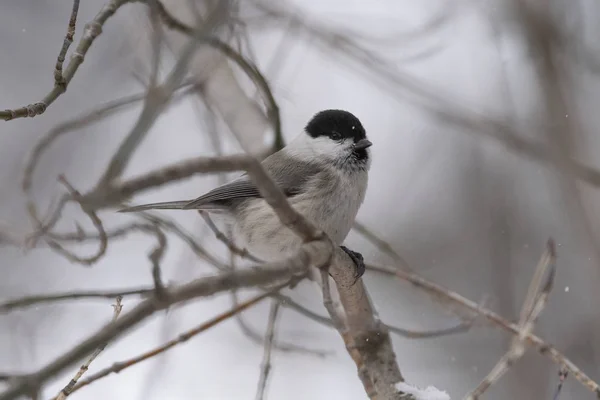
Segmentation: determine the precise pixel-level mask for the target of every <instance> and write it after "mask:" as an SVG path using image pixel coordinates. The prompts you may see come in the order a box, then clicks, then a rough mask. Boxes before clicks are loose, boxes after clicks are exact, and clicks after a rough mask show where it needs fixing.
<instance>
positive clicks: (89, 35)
mask: <svg viewBox="0 0 600 400" xmlns="http://www.w3.org/2000/svg"><path fill="white" fill-rule="evenodd" d="M132 1H134V0H111V1H109V2H108V3H107V4H105V5H104V7H102V10H100V12H98V14H96V16H95V17H94V19H93V20H92V21H91V22H89V23H87V24H86V25H85V30H84V32H83V37H82V38H81V40H80V41H79V44H78V45H77V48H76V49H75V52H73V55H72V56H71V61H70V62H69V64H68V65H67V67H66V68H65V70H64V74H62V77H63V79H64V83H63V84H60V85H56V84H55V85H54V88H52V90H51V91H50V93H48V94H47V95H46V96H44V98H43V99H42V100H40V101H38V102H37V103H33V104H30V105H28V106H25V107H21V108H17V109H14V110H5V111H0V119H2V120H4V121H10V120H13V119H16V118H25V117H35V116H37V115H41V114H43V113H44V111H46V109H47V108H48V107H49V106H50V105H51V104H52V103H54V101H55V100H56V99H57V98H58V97H59V96H60V95H62V94H63V93H65V91H66V88H67V86H68V84H69V82H71V79H73V76H75V73H76V72H77V70H78V69H79V67H80V66H81V64H82V63H83V60H84V58H85V55H86V54H87V51H88V50H89V48H90V47H91V46H92V44H93V42H94V40H95V39H96V38H97V37H98V36H99V35H100V33H101V32H102V27H103V26H104V23H105V22H106V21H107V20H108V19H109V18H110V17H111V16H113V15H114V14H115V12H116V11H117V10H118V9H119V8H120V7H121V6H123V5H124V4H126V3H129V2H132ZM65 40H66V39H65ZM61 52H62V50H61ZM65 52H66V50H65Z"/></svg>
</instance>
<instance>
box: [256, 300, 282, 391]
mask: <svg viewBox="0 0 600 400" xmlns="http://www.w3.org/2000/svg"><path fill="white" fill-rule="evenodd" d="M278 312H279V302H278V301H277V300H272V301H271V309H270V311H269V322H268V325H267V334H266V335H265V350H264V354H263V361H262V366H261V372H260V379H259V380H258V389H257V391H256V397H255V399H256V400H263V399H264V397H265V390H266V388H267V382H268V380H269V373H270V372H271V350H272V348H273V340H274V338H275V325H276V324H277V314H278Z"/></svg>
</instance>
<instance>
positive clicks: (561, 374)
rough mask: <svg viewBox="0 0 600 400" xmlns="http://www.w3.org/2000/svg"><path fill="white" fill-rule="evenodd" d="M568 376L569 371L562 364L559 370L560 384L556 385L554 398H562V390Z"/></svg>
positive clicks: (556, 399) (555, 399)
mask: <svg viewBox="0 0 600 400" xmlns="http://www.w3.org/2000/svg"><path fill="white" fill-rule="evenodd" d="M568 376H569V371H568V370H567V369H566V368H565V367H564V366H561V367H560V368H559V370H558V385H556V391H555V392H554V396H552V400H558V399H559V398H560V392H561V391H562V387H563V384H564V383H565V380H566V379H567V377H568Z"/></svg>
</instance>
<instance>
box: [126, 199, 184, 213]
mask: <svg viewBox="0 0 600 400" xmlns="http://www.w3.org/2000/svg"><path fill="white" fill-rule="evenodd" d="M189 202H190V200H187V201H165V202H162V203H150V204H141V205H139V206H131V207H126V208H123V209H121V210H119V211H118V212H121V213H129V212H139V211H147V210H183V207H184V206H185V205H186V204H188V203H189Z"/></svg>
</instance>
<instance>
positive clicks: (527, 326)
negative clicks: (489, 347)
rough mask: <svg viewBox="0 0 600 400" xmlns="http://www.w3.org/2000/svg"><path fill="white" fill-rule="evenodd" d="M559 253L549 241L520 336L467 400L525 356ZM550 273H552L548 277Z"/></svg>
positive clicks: (526, 303)
mask: <svg viewBox="0 0 600 400" xmlns="http://www.w3.org/2000/svg"><path fill="white" fill-rule="evenodd" d="M555 251H556V249H555V248H554V243H553V242H552V241H551V240H550V241H548V244H547V248H546V251H544V254H543V255H542V258H541V260H540V263H539V264H538V266H537V268H536V270H535V274H534V276H533V279H532V280H531V283H530V285H529V290H528V291H527V296H526V298H525V301H524V302H523V307H522V309H521V317H520V319H519V324H518V326H519V333H518V334H517V335H515V337H513V339H512V344H511V346H510V349H509V351H508V352H507V353H506V354H504V355H503V356H502V357H501V358H500V360H499V361H498V363H497V364H496V365H495V366H494V368H493V369H492V371H491V372H490V373H489V374H488V375H487V376H486V377H485V378H484V380H483V381H482V382H481V383H480V384H479V385H478V386H477V387H476V388H475V389H474V390H473V391H472V392H471V393H469V394H468V395H467V396H466V397H465V399H466V400H477V399H479V397H480V396H481V395H482V394H483V393H485V391H486V390H488V389H489V388H490V387H491V386H492V385H493V384H495V383H496V382H498V381H499V380H500V378H502V376H503V375H504V374H505V373H506V371H508V369H509V368H510V367H512V366H513V365H514V364H515V363H516V362H517V361H518V360H519V359H520V358H521V357H522V356H523V354H525V346H526V343H525V338H526V337H527V336H529V335H530V334H531V333H532V332H533V328H534V326H535V322H536V320H537V318H538V316H539V315H540V313H541V312H542V310H543V309H544V307H545V306H546V303H547V301H548V295H549V294H550V291H551V290H552V287H553V285H554V276H555V274H556V254H555ZM548 271H549V273H548Z"/></svg>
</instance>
